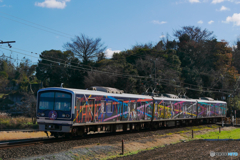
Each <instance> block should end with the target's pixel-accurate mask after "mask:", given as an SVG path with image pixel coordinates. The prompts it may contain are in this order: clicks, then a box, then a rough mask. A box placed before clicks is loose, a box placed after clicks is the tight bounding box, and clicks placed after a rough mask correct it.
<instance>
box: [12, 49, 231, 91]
mask: <svg viewBox="0 0 240 160" xmlns="http://www.w3.org/2000/svg"><path fill="white" fill-rule="evenodd" d="M14 49H17V50H21V51H25V52H29V53H30V52H31V51H28V50H24V49H20V48H16V47H14ZM31 53H33V52H31ZM35 54H38V53H35ZM31 55H32V54H31ZM38 55H40V54H38ZM145 56H146V55H145ZM44 57H45V59H46V57H49V58H54V59H58V60H60V61H63V62H66V60H64V59H61V58H56V57H52V56H46V55H44ZM71 64H77V65H80V66H86V67H88V68H91V70H92V69H94V68H95V70H96V69H97V68H96V67H92V66H89V65H84V64H79V63H75V62H71ZM164 65H165V64H164ZM144 77H146V76H144ZM163 80H166V81H170V79H161V81H163ZM174 81H176V82H178V83H181V84H184V85H188V86H195V87H199V86H198V85H195V84H190V83H185V82H181V81H178V80H174ZM201 87H202V88H203V89H204V88H205V89H211V90H215V91H216V92H218V91H219V89H214V88H211V87H203V86H201ZM224 90H225V91H231V90H228V89H224Z"/></svg>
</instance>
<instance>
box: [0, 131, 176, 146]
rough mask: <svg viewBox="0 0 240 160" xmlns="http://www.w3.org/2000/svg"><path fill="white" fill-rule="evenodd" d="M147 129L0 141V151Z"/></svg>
mask: <svg viewBox="0 0 240 160" xmlns="http://www.w3.org/2000/svg"><path fill="white" fill-rule="evenodd" d="M171 128H175V127H162V128H159V129H158V130H161V129H171ZM149 131H151V130H149V129H142V130H140V131H137V130H128V131H121V130H117V132H110V131H101V132H95V133H94V132H90V133H88V134H87V135H85V136H84V137H81V136H75V137H71V138H69V137H68V138H65V137H61V138H54V137H53V136H51V137H49V138H34V139H22V140H10V141H0V150H1V149H7V148H14V147H23V146H31V145H41V144H47V143H55V142H64V141H72V140H80V139H90V138H100V137H107V136H115V135H116V136H117V135H124V134H131V133H138V132H149Z"/></svg>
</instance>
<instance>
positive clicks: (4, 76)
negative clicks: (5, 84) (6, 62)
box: [0, 71, 8, 79]
mask: <svg viewBox="0 0 240 160" xmlns="http://www.w3.org/2000/svg"><path fill="white" fill-rule="evenodd" d="M0 77H2V78H6V79H7V78H8V74H7V73H6V72H5V71H0Z"/></svg>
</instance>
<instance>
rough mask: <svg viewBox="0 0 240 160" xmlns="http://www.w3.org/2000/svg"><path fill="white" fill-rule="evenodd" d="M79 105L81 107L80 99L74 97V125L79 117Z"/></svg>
mask: <svg viewBox="0 0 240 160" xmlns="http://www.w3.org/2000/svg"><path fill="white" fill-rule="evenodd" d="M80 105H81V98H80V97H76V105H75V121H74V122H76V123H79V119H80V118H79V117H80Z"/></svg>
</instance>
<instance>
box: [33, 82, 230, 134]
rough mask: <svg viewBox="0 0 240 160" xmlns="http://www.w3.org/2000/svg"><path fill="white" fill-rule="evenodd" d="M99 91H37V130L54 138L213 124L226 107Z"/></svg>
mask: <svg viewBox="0 0 240 160" xmlns="http://www.w3.org/2000/svg"><path fill="white" fill-rule="evenodd" d="M99 88H100V89H99V90H100V91H94V90H82V89H71V88H62V87H60V88H45V89H41V90H39V91H38V95H37V105H36V106H37V108H36V110H37V122H38V124H39V130H40V131H50V132H51V134H52V135H54V136H55V137H58V136H62V135H84V134H86V133H88V132H90V131H113V132H114V131H116V130H118V129H120V130H123V131H126V130H132V129H136V130H139V129H142V128H157V127H160V126H168V125H169V124H173V123H174V125H175V126H176V125H178V124H188V123H193V124H195V123H201V122H206V123H213V122H217V121H221V118H223V117H225V116H226V111H227V107H226V106H227V105H226V102H223V101H215V100H211V101H209V100H200V99H199V100H198V99H184V98H168V97H156V96H148V95H137V94H126V93H122V92H121V91H118V92H115V91H113V90H112V91H111V90H110V91H109V90H106V89H105V90H104V87H103V88H101V87H99Z"/></svg>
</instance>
